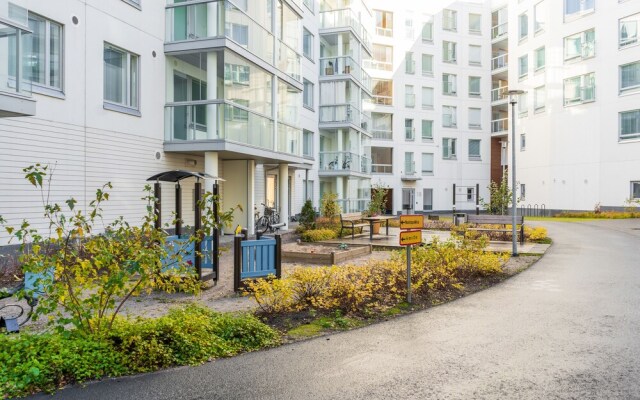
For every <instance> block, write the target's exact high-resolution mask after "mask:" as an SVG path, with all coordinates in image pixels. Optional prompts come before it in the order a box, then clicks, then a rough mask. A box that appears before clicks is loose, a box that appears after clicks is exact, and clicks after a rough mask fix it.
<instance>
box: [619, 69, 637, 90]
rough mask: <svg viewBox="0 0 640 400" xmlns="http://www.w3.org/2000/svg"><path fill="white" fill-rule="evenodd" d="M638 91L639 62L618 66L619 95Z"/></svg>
mask: <svg viewBox="0 0 640 400" xmlns="http://www.w3.org/2000/svg"><path fill="white" fill-rule="evenodd" d="M638 89H640V61H636V62H633V63H631V64H626V65H621V66H620V93H622V92H627V91H632V90H638Z"/></svg>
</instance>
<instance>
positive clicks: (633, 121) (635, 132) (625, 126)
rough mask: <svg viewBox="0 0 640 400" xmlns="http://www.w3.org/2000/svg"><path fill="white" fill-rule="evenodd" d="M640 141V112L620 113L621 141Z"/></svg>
mask: <svg viewBox="0 0 640 400" xmlns="http://www.w3.org/2000/svg"><path fill="white" fill-rule="evenodd" d="M626 139H640V110H632V111H624V112H621V113H620V140H626Z"/></svg>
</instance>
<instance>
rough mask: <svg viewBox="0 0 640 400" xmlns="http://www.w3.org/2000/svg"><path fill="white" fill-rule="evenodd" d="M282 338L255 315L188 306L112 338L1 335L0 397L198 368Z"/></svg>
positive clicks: (120, 327)
mask: <svg viewBox="0 0 640 400" xmlns="http://www.w3.org/2000/svg"><path fill="white" fill-rule="evenodd" d="M278 340H279V335H278V333H277V332H276V331H274V330H273V329H272V328H270V327H268V326H267V325H265V324H263V323H262V322H260V321H259V320H258V319H256V318H255V317H254V316H252V315H232V314H219V313H216V312H213V311H211V310H209V309H206V308H201V307H197V306H189V307H187V308H185V309H176V310H171V311H170V312H169V313H168V314H167V315H165V316H163V317H160V318H156V319H142V318H139V319H136V320H127V319H123V318H117V319H116V321H115V323H114V326H113V329H112V330H111V331H110V332H109V334H108V335H102V336H100V337H99V336H97V335H86V334H83V333H81V332H80V331H79V330H73V331H65V332H62V333H53V334H41V335H35V334H25V333H22V334H19V335H14V336H6V335H0V366H1V367H0V394H2V395H4V396H9V397H13V396H20V395H26V394H29V393H33V392H36V391H41V390H44V391H53V390H55V389H56V388H58V387H60V386H61V385H64V384H67V383H71V382H82V381H86V380H88V379H99V378H102V377H105V376H120V375H125V374H131V373H136V372H147V371H154V370H157V369H160V368H166V367H170V366H173V365H195V364H200V363H203V362H205V361H207V360H210V359H212V358H216V357H226V356H230V355H234V354H237V353H239V352H242V351H252V350H256V349H260V348H263V347H268V346H272V345H274V344H277V343H278Z"/></svg>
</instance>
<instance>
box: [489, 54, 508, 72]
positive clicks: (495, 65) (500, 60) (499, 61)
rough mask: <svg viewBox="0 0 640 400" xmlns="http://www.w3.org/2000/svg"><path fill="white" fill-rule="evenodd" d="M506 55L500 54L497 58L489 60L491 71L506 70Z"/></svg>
mask: <svg viewBox="0 0 640 400" xmlns="http://www.w3.org/2000/svg"><path fill="white" fill-rule="evenodd" d="M508 61H509V58H508V54H506V53H505V54H500V55H499V56H496V57H493V58H492V59H491V71H493V72H498V71H499V70H503V69H506V68H507V66H508Z"/></svg>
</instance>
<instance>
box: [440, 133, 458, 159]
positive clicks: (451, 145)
mask: <svg viewBox="0 0 640 400" xmlns="http://www.w3.org/2000/svg"><path fill="white" fill-rule="evenodd" d="M442 158H444V159H445V160H450V159H454V158H456V139H454V138H443V139H442Z"/></svg>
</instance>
